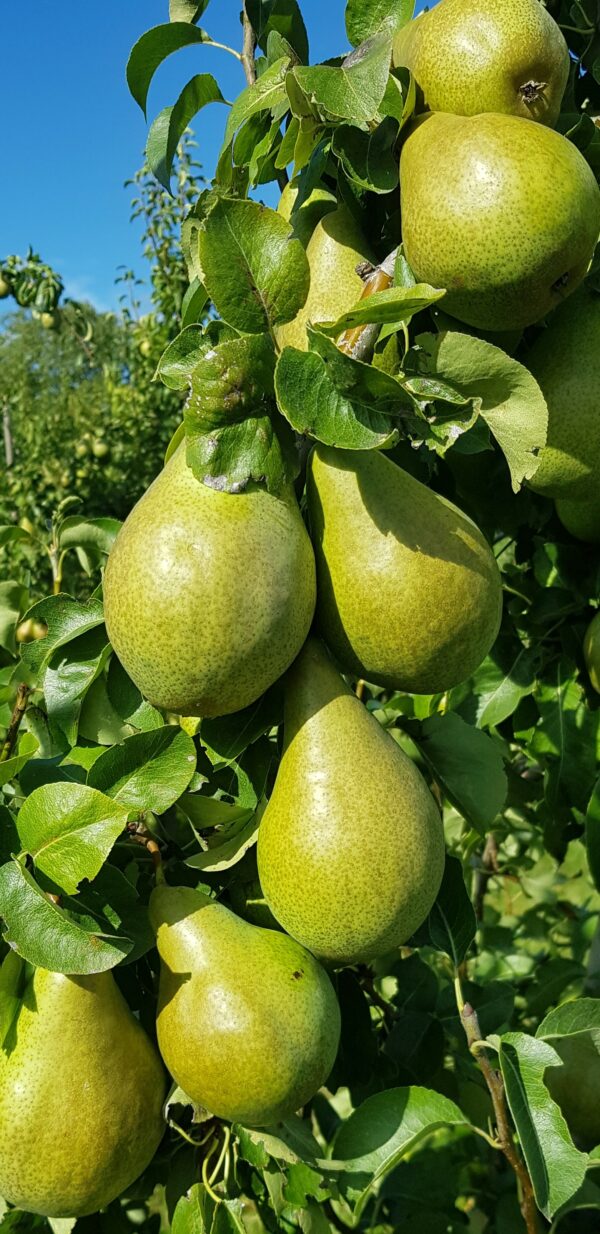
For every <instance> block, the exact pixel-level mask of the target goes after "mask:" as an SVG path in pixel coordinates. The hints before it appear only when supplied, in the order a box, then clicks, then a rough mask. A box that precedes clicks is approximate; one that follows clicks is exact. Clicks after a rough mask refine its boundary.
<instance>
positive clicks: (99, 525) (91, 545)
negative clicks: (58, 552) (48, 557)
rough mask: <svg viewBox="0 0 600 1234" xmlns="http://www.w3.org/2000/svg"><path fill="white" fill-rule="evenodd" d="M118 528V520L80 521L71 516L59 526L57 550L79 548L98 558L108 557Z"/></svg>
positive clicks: (95, 519)
mask: <svg viewBox="0 0 600 1234" xmlns="http://www.w3.org/2000/svg"><path fill="white" fill-rule="evenodd" d="M120 527H121V523H120V522H119V519H118V518H88V519H81V518H79V517H78V515H76V514H71V515H69V517H68V518H65V519H63V521H62V523H61V524H60V530H59V533H58V543H59V548H61V549H65V548H80V549H84V550H85V552H86V553H90V554H95V555H98V557H100V556H102V555H108V553H110V550H111V548H112V546H113V544H114V542H115V538H116V536H117V533H118V531H119V530H120Z"/></svg>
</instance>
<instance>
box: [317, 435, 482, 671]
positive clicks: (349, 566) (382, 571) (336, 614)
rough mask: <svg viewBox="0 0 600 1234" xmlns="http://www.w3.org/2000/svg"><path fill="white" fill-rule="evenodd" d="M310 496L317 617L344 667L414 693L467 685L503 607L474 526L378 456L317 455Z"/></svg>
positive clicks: (326, 451)
mask: <svg viewBox="0 0 600 1234" xmlns="http://www.w3.org/2000/svg"><path fill="white" fill-rule="evenodd" d="M307 496H308V508H309V514H310V525H311V534H312V537H313V542H314V545H315V553H316V558H317V580H318V601H317V618H318V622H319V626H320V629H321V632H322V634H323V637H324V638H325V640H326V642H327V644H328V645H329V647H330V648H331V650H332V652H333V653H334V654H335V656H336V657H337V659H338V660H339V662H340V664H341V665H342V666H343V668H344V669H345V670H347V671H348V672H352V673H355V674H356V675H358V676H360V677H365V678H366V679H367V681H373V682H377V683H378V684H379V685H384V686H388V687H390V688H392V689H398V690H406V691H407V692H409V693H411V694H437V693H441V692H442V691H444V690H448V689H450V687H451V686H454V685H457V684H458V682H460V681H464V680H465V679H466V678H467V677H469V676H470V675H471V673H473V672H474V671H475V669H476V668H477V666H478V664H480V663H481V661H482V660H483V659H484V657H485V656H486V655H487V653H488V651H489V650H490V647H491V646H492V644H493V642H494V640H495V638H496V635H497V633H498V628H499V625H500V616H501V606H502V591H501V584H500V575H499V572H498V567H497V565H496V562H495V559H494V556H493V553H492V551H491V549H490V547H489V545H488V543H487V541H486V540H485V539H484V537H483V536H482V534H481V532H480V531H479V529H478V528H477V527H476V526H475V524H474V523H472V522H471V519H470V518H467V515H466V514H463V513H462V511H461V510H459V509H457V507H456V506H454V505H452V504H451V503H450V502H449V501H446V500H445V498H443V497H440V496H439V495H438V494H437V493H434V492H433V491H432V490H431V489H429V488H427V487H426V486H425V485H424V484H421V483H420V482H419V480H415V479H414V478H413V476H410V475H409V474H408V472H406V471H403V470H402V469H401V468H400V467H397V466H396V464H395V463H394V462H392V460H391V459H389V458H387V457H386V456H385V454H381V453H379V451H377V450H334V449H331V448H329V447H328V446H322V445H317V446H316V447H315V449H314V450H313V453H312V455H311V457H310V460H309V465H308V479H307Z"/></svg>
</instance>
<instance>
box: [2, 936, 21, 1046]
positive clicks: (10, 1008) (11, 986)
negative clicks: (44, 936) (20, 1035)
mask: <svg viewBox="0 0 600 1234" xmlns="http://www.w3.org/2000/svg"><path fill="white" fill-rule="evenodd" d="M25 974H26V970H25V965H24V963H23V960H22V959H21V957H20V956H18V955H17V954H16V952H15V951H9V953H8V955H6V956H5V957H4V960H3V961H2V966H1V967H0V1048H1V1047H2V1046H3V1045H4V1043H5V1041H6V1038H7V1036H8V1033H9V1032H10V1030H11V1028H12V1025H13V1023H14V1021H15V1017H16V1016H17V1014H18V1011H19V1008H20V1005H21V994H22V990H23V986H24V977H25Z"/></svg>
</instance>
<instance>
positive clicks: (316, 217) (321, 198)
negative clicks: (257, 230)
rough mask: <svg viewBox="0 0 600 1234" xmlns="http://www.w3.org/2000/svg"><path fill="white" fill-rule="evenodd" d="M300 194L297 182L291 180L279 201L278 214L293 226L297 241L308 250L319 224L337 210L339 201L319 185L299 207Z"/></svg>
mask: <svg viewBox="0 0 600 1234" xmlns="http://www.w3.org/2000/svg"><path fill="white" fill-rule="evenodd" d="M298 192H299V187H298V183H297V181H294V180H290V181H289V182H288V183H287V184H286V186H285V188H284V190H283V193H282V194H281V197H280V199H279V205H278V207H277V213H278V214H281V215H282V216H283V218H284V219H285V220H286V222H288V223H291V224H292V227H293V229H294V237H295V239H296V240H299V241H300V243H301V244H302V245H303V246H304V248H306V246H307V244H308V242H309V240H310V238H311V236H312V234H313V232H314V230H315V227H316V226H317V223H319V222H320V221H321V219H322V218H323V217H324V215H326V214H330V213H331V212H332V211H333V210H335V209H336V206H337V201H336V199H335V194H334V193H331V192H330V191H329V189H326V188H323V187H322V186H321V185H317V187H316V188H314V189H313V190H312V193H309V195H308V197H307V198H306V201H303V202H302V205H301V206H297V205H296V202H297V200H298Z"/></svg>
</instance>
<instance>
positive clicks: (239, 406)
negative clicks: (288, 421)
mask: <svg viewBox="0 0 600 1234" xmlns="http://www.w3.org/2000/svg"><path fill="white" fill-rule="evenodd" d="M274 373H275V349H274V345H273V339H272V338H271V335H270V334H253V335H246V336H244V337H243V338H233V339H224V340H223V341H222V342H218V343H215V344H213V345H212V346H210V347H209V348H207V349H206V351H205V353H204V355H203V356H202V357H201V358H200V359H199V360H198V362H197V364H196V365H195V367H194V369H193V370H192V374H191V379H190V394H189V398H188V400H187V403H186V407H185V425H186V432H187V433H188V434H189V435H191V434H193V433H197V432H202V433H206V432H210V431H212V430H213V429H219V428H222V427H223V426H224V425H226V424H231V423H237V422H239V421H240V420H245V419H247V418H248V417H250V416H255V417H259V416H261V415H262V414H264V413H267V412H269V411H272V410H274V406H275V395H274V389H273V377H274Z"/></svg>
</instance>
